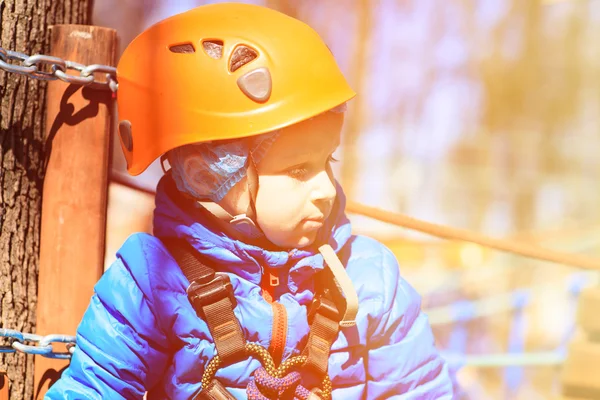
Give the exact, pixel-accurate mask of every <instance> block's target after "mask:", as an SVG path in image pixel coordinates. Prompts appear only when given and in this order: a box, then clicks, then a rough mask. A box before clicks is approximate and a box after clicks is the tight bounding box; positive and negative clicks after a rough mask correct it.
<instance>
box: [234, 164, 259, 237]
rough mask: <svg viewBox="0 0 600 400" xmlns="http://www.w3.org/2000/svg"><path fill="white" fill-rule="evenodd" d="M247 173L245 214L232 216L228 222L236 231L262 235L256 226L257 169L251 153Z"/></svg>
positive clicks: (249, 234)
mask: <svg viewBox="0 0 600 400" xmlns="http://www.w3.org/2000/svg"><path fill="white" fill-rule="evenodd" d="M248 158H249V163H248V170H247V172H246V175H247V179H246V182H247V187H248V195H249V197H250V199H249V200H250V201H249V202H248V208H247V210H246V213H245V214H238V215H236V216H234V217H233V218H232V219H231V220H230V221H229V224H230V225H231V226H232V227H233V228H234V229H235V230H237V231H238V232H240V233H242V234H244V235H247V236H250V237H251V238H259V237H264V233H263V231H262V230H261V229H260V227H259V226H258V221H257V219H256V196H257V194H258V171H257V168H256V163H255V162H254V157H253V156H252V153H250V155H249V157H248Z"/></svg>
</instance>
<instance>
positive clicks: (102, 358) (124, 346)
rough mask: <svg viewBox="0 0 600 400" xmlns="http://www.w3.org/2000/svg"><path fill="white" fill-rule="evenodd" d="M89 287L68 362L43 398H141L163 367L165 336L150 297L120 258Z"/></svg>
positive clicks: (165, 346)
mask: <svg viewBox="0 0 600 400" xmlns="http://www.w3.org/2000/svg"><path fill="white" fill-rule="evenodd" d="M138 261H140V262H145V260H144V259H143V258H142V257H139V259H138ZM142 285H143V286H145V284H143V283H142ZM94 292H95V293H94V295H93V297H92V299H91V302H90V305H89V307H88V309H87V310H86V312H85V315H84V317H83V320H82V321H81V323H80V325H79V327H78V329H77V348H76V350H75V352H74V354H73V357H72V358H71V363H70V365H69V367H68V368H67V369H66V370H65V371H64V372H63V374H62V376H61V378H60V379H59V380H58V381H57V382H56V383H55V384H54V385H53V386H52V387H51V388H50V390H49V391H48V392H47V394H46V396H45V399H51V400H58V399H61V400H64V399H67V400H74V399H90V400H91V399H98V400H100V399H104V400H107V399H108V400H112V399H142V398H143V396H144V393H145V392H146V390H148V389H149V388H150V387H152V386H153V385H154V384H155V383H156V382H158V380H159V379H160V376H161V374H162V373H163V371H164V369H165V367H166V360H167V349H168V342H167V338H166V337H165V335H164V333H163V332H161V331H160V330H159V328H158V324H157V320H156V317H155V315H154V314H153V311H152V309H153V307H152V304H151V299H149V298H148V297H147V296H145V295H144V293H143V291H142V290H141V289H140V287H139V286H138V283H137V282H136V281H135V280H134V278H133V276H132V274H131V272H130V270H129V269H128V268H127V266H126V264H125V262H124V261H123V260H122V259H120V258H118V259H117V260H116V261H115V262H114V263H113V264H112V266H111V267H110V268H109V269H108V270H107V271H106V272H105V274H104V275H103V276H102V278H101V279H100V281H99V282H98V283H97V284H96V286H95V288H94Z"/></svg>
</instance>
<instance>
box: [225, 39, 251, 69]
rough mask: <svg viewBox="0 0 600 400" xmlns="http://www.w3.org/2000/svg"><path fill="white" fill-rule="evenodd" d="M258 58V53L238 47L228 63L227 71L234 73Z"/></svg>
mask: <svg viewBox="0 0 600 400" xmlns="http://www.w3.org/2000/svg"><path fill="white" fill-rule="evenodd" d="M256 57H258V52H257V51H256V50H254V49H252V48H250V47H248V46H244V45H241V46H238V47H236V48H235V50H234V51H233V55H232V56H231V61H230V62H229V71H231V72H234V71H236V70H238V69H239V68H241V67H243V66H244V65H246V64H248V63H249V62H251V61H252V60H254V59H255V58H256Z"/></svg>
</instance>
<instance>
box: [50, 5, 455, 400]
mask: <svg viewBox="0 0 600 400" xmlns="http://www.w3.org/2000/svg"><path fill="white" fill-rule="evenodd" d="M118 78H119V93H118V102H119V119H120V120H121V122H120V125H119V132H120V136H121V145H122V148H123V151H124V153H125V157H126V159H127V163H128V171H129V172H130V173H131V174H133V175H137V174H139V173H141V172H142V171H143V170H144V169H145V168H147V166H148V165H149V164H150V163H151V162H152V161H153V160H155V159H156V158H158V157H161V161H162V162H163V164H164V161H166V159H168V161H169V164H170V166H171V169H170V170H169V171H167V172H166V173H165V175H164V176H163V178H162V179H161V181H160V182H159V184H158V187H157V193H156V209H155V214H154V236H151V235H147V234H135V235H132V236H131V237H130V238H129V239H128V240H127V241H126V242H125V243H124V245H123V247H122V248H121V249H120V250H119V252H118V254H117V259H116V261H115V262H114V263H113V265H112V266H111V267H110V268H109V269H108V270H107V271H106V273H105V274H104V276H103V277H102V278H101V280H100V281H99V282H98V284H97V285H96V287H95V294H94V296H93V297H92V300H91V304H90V306H89V308H88V310H87V311H86V313H85V315H84V318H83V320H82V322H81V324H80V325H79V328H78V330H77V349H76V351H75V353H74V354H73V357H72V359H71V364H70V366H69V368H68V369H66V370H65V372H64V373H63V374H62V377H61V379H60V380H59V381H58V382H57V383H56V384H55V385H54V386H53V387H52V388H51V389H50V391H49V392H48V393H47V398H50V399H141V398H142V397H143V396H144V393H145V392H147V398H148V399H192V398H197V399H234V398H235V399H244V398H250V399H270V398H272V399H275V398H282V399H284V398H285V399H326V398H334V399H390V398H398V399H399V398H403V399H449V398H451V397H452V383H451V379H450V377H449V373H448V369H447V366H446V364H445V363H444V361H443V360H442V359H441V358H440V356H439V354H438V352H437V351H436V349H435V347H434V339H433V336H432V333H431V329H430V327H429V324H428V322H427V318H426V316H425V315H424V314H422V313H421V311H420V299H419V296H418V295H417V293H416V292H415V291H414V290H413V289H412V288H411V287H410V286H409V285H408V283H406V281H404V280H403V279H402V277H400V275H399V270H398V265H397V262H396V260H395V258H394V256H393V254H392V253H391V252H390V251H389V250H388V249H386V248H385V247H384V246H383V245H381V244H380V243H378V242H377V241H375V240H372V239H369V238H366V237H363V236H356V235H352V234H351V229H350V223H349V221H348V219H347V218H346V215H345V214H344V204H345V198H344V194H343V191H342V188H341V187H340V186H339V185H338V184H337V182H336V181H335V180H334V177H333V175H332V171H331V167H330V163H331V162H333V161H335V160H334V159H333V157H332V153H333V152H334V151H335V149H336V147H337V146H338V145H339V142H340V132H341V128H342V123H343V120H344V111H345V104H346V102H347V101H349V100H350V99H351V98H352V97H354V93H353V92H352V90H351V89H350V88H349V86H348V85H347V83H346V81H345V79H344V77H343V76H342V74H341V72H340V71H339V68H338V67H337V65H336V63H335V60H334V58H333V56H332V54H331V53H330V51H329V49H328V48H327V46H326V45H325V44H324V43H323V42H322V41H321V39H320V38H319V36H318V35H317V34H316V33H315V32H314V31H313V30H312V29H311V28H309V27H308V26H306V25H305V24H303V23H301V22H299V21H297V20H295V19H293V18H290V17H288V16H285V15H283V14H281V13H278V12H276V11H273V10H270V9H267V8H263V7H259V6H252V5H245V4H214V5H208V6H202V7H199V8H196V9H194V10H191V11H188V12H186V13H183V14H180V15H176V16H174V17H171V18H169V19H167V20H165V21H162V22H160V23H159V24H157V25H155V26H153V27H151V28H149V29H148V30H147V31H145V32H144V33H142V34H141V35H140V36H139V37H137V38H136V39H135V40H134V41H133V42H132V43H131V44H130V46H129V47H128V49H127V50H126V51H125V53H124V54H123V56H122V58H121V61H120V63H119V68H118ZM340 261H341V262H340ZM215 271H216V273H215ZM356 300H358V301H357V302H356ZM357 305H358V308H357V307H356V306H357Z"/></svg>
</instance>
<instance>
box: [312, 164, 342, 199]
mask: <svg viewBox="0 0 600 400" xmlns="http://www.w3.org/2000/svg"><path fill="white" fill-rule="evenodd" d="M313 180H314V184H313V190H312V193H311V200H312V201H313V202H333V200H334V199H335V195H336V190H335V185H334V184H333V180H332V179H331V176H330V175H329V174H328V173H327V171H321V172H320V173H318V174H317V175H315V176H314V177H313Z"/></svg>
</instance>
